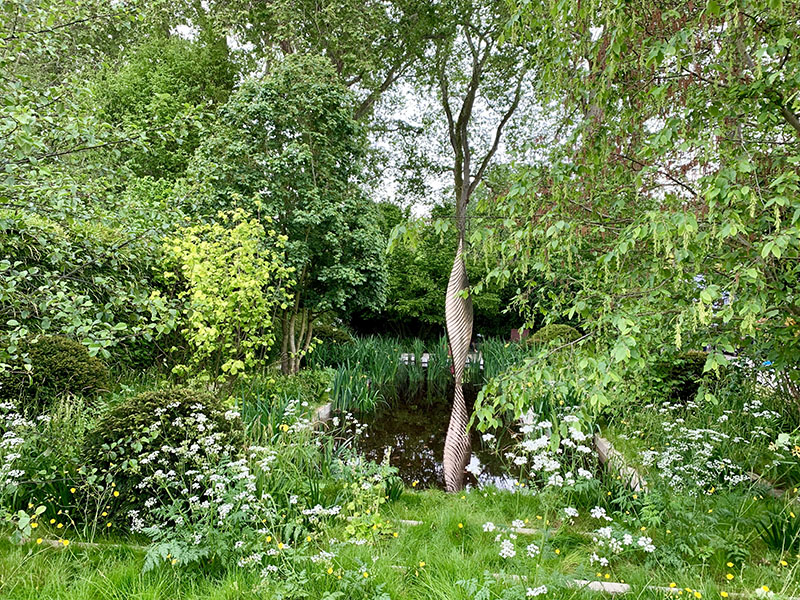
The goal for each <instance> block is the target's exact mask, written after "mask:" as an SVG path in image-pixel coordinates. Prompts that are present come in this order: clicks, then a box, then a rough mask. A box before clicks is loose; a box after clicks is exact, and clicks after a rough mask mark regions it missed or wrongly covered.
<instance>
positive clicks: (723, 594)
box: [719, 592, 728, 598]
mask: <svg viewBox="0 0 800 600" xmlns="http://www.w3.org/2000/svg"><path fill="white" fill-rule="evenodd" d="M719 595H720V596H722V597H723V598H727V597H728V592H720V593H719Z"/></svg>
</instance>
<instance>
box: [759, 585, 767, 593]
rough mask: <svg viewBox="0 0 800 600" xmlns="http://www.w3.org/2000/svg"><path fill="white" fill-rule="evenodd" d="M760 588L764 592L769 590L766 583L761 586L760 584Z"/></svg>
mask: <svg viewBox="0 0 800 600" xmlns="http://www.w3.org/2000/svg"><path fill="white" fill-rule="evenodd" d="M761 589H762V590H764V591H765V592H768V591H769V586H767V585H762V586H761Z"/></svg>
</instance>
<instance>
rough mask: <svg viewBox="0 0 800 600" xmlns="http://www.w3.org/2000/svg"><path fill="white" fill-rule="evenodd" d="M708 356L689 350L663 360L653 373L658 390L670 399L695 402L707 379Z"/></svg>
mask: <svg viewBox="0 0 800 600" xmlns="http://www.w3.org/2000/svg"><path fill="white" fill-rule="evenodd" d="M707 356H708V355H707V354H706V353H705V352H701V351H699V350H689V351H688V352H681V353H679V354H672V355H670V356H668V357H667V358H665V359H663V360H661V361H660V362H659V363H658V364H657V365H656V367H655V369H654V371H653V374H654V376H655V380H656V383H657V388H658V389H660V390H661V391H662V392H663V393H664V394H665V395H666V396H667V397H669V398H673V399H677V400H681V401H683V402H688V401H689V400H693V399H694V397H695V396H696V395H697V392H698V390H699V389H700V385H701V384H702V383H703V378H704V377H705V374H704V373H703V368H704V367H705V364H706V358H707Z"/></svg>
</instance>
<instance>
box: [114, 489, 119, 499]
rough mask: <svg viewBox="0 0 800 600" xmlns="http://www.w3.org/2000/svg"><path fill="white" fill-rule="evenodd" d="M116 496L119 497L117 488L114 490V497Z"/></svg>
mask: <svg viewBox="0 0 800 600" xmlns="http://www.w3.org/2000/svg"><path fill="white" fill-rule="evenodd" d="M118 497H119V492H118V491H117V490H114V498H118Z"/></svg>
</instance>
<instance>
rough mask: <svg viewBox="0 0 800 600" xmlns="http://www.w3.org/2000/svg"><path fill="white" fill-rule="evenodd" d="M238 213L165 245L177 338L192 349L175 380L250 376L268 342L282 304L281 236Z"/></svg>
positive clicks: (285, 276) (286, 275) (288, 276)
mask: <svg viewBox="0 0 800 600" xmlns="http://www.w3.org/2000/svg"><path fill="white" fill-rule="evenodd" d="M262 222H264V223H266V224H267V225H269V223H270V219H269V217H262V218H261V222H260V221H259V220H257V219H255V218H253V217H251V216H250V215H249V214H248V213H247V212H246V211H244V210H243V209H236V210H233V211H229V212H220V213H219V214H218V215H217V220H216V221H215V222H213V223H206V224H201V225H194V226H190V227H186V228H184V229H182V230H180V231H179V232H178V234H177V235H175V236H174V237H173V238H171V239H170V240H169V241H168V242H167V244H166V253H167V255H168V256H169V257H170V261H169V264H171V266H172V267H173V269H174V271H172V272H168V273H166V274H165V275H166V277H167V279H168V280H170V281H173V280H174V281H175V282H176V284H177V285H178V286H181V289H180V290H179V291H178V297H179V298H180V300H181V301H182V302H183V308H182V311H183V316H182V329H181V331H182V334H183V336H184V338H185V339H186V341H187V342H188V343H189V345H190V346H191V349H192V352H191V356H190V357H189V359H188V361H187V363H188V364H181V365H178V366H176V367H175V369H174V370H175V372H176V373H178V374H181V375H197V376H199V377H200V378H201V379H204V380H212V379H215V380H217V381H223V380H225V379H227V378H234V377H238V376H242V375H244V374H245V373H247V372H249V371H251V370H252V369H253V367H255V366H256V365H257V364H258V363H259V362H261V361H262V360H263V359H264V357H265V356H266V355H267V353H268V352H269V350H270V348H272V346H273V344H274V342H275V330H274V327H273V325H274V317H275V312H276V311H277V310H282V309H285V308H286V307H287V303H288V299H289V297H290V296H289V289H290V288H291V286H292V284H293V280H292V272H293V269H292V268H291V267H289V266H287V264H286V261H285V252H284V247H285V244H286V237H285V236H282V235H279V234H278V233H277V232H276V231H275V230H274V229H269V230H267V229H265V228H264V225H262Z"/></svg>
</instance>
